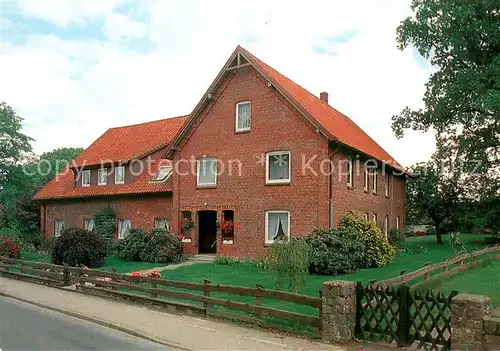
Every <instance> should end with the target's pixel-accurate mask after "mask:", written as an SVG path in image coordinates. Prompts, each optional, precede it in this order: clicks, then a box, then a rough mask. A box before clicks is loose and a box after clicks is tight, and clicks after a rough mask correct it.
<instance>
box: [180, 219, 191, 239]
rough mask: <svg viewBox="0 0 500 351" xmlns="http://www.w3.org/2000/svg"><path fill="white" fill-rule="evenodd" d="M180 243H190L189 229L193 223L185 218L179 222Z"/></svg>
mask: <svg viewBox="0 0 500 351" xmlns="http://www.w3.org/2000/svg"><path fill="white" fill-rule="evenodd" d="M180 227H181V236H182V238H181V241H182V242H183V243H190V242H191V229H193V228H194V222H193V220H192V219H191V218H188V217H185V218H184V219H183V220H182V222H181V226H180Z"/></svg>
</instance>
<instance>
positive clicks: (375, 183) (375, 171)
mask: <svg viewBox="0 0 500 351" xmlns="http://www.w3.org/2000/svg"><path fill="white" fill-rule="evenodd" d="M372 191H373V193H374V194H376V193H377V170H376V169H373V184H372Z"/></svg>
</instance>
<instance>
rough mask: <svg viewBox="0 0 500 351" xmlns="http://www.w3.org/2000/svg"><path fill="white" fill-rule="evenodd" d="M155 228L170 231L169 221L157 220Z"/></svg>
mask: <svg viewBox="0 0 500 351" xmlns="http://www.w3.org/2000/svg"><path fill="white" fill-rule="evenodd" d="M155 228H157V229H166V230H168V219H166V218H155Z"/></svg>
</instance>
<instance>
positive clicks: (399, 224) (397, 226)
mask: <svg viewBox="0 0 500 351" xmlns="http://www.w3.org/2000/svg"><path fill="white" fill-rule="evenodd" d="M400 226H401V218H399V216H396V229H397V230H400Z"/></svg>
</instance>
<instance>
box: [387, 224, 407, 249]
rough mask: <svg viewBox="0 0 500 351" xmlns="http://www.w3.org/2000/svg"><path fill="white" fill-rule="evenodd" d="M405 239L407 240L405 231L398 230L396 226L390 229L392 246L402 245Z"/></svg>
mask: <svg viewBox="0 0 500 351" xmlns="http://www.w3.org/2000/svg"><path fill="white" fill-rule="evenodd" d="M405 241H406V237H405V233H403V232H402V231H400V230H398V229H396V228H392V229H391V230H390V231H389V243H390V244H391V245H392V246H398V245H401V244H403V243H404V242H405Z"/></svg>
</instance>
